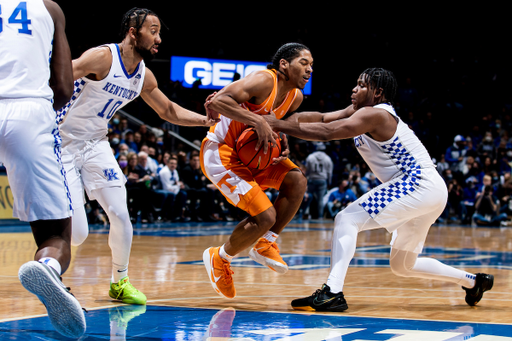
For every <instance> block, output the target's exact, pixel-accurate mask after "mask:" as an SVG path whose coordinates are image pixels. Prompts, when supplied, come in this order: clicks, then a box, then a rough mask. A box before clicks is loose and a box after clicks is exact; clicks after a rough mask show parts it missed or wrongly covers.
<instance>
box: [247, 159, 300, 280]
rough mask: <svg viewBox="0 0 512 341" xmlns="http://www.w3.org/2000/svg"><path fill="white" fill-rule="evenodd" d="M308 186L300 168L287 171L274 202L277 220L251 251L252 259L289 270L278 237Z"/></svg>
mask: <svg viewBox="0 0 512 341" xmlns="http://www.w3.org/2000/svg"><path fill="white" fill-rule="evenodd" d="M306 186H307V180H306V177H305V176H304V174H302V172H301V171H300V170H299V169H298V168H294V169H291V170H290V171H288V172H287V174H286V176H285V177H284V179H283V180H282V182H281V185H280V186H279V196H278V197H277V199H276V201H275V203H274V208H275V210H276V221H275V223H274V225H273V226H272V228H271V229H270V231H269V232H267V233H266V234H265V235H264V236H263V237H262V238H260V239H259V240H258V241H257V243H256V245H254V247H253V248H252V249H251V251H249V257H250V258H251V259H252V260H254V261H255V262H257V263H259V264H261V265H264V266H267V267H268V268H270V269H271V270H273V271H276V272H278V273H280V274H284V273H286V272H287V271H288V264H286V262H285V261H284V260H283V258H282V257H281V254H280V251H279V247H278V246H277V243H276V239H277V238H278V237H279V234H280V233H281V232H282V231H283V229H284V228H285V227H286V225H288V223H289V222H290V221H291V220H292V219H293V217H294V216H295V214H296V213H297V211H298V210H299V208H300V205H301V203H302V198H303V197H304V193H305V192H306Z"/></svg>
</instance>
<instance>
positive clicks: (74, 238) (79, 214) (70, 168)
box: [63, 155, 89, 246]
mask: <svg viewBox="0 0 512 341" xmlns="http://www.w3.org/2000/svg"><path fill="white" fill-rule="evenodd" d="M63 166H64V169H65V171H66V179H67V181H68V187H69V193H70V195H71V202H72V203H73V219H72V229H73V233H72V235H71V245H73V246H79V245H82V243H83V242H84V241H85V240H86V239H87V236H88V235H89V224H88V221H87V214H86V213H85V207H84V187H83V185H82V179H81V178H80V175H79V174H78V173H77V172H78V171H77V170H76V168H75V166H74V165H73V161H72V155H66V156H65V157H63Z"/></svg>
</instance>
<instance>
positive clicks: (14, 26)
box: [0, 0, 55, 101]
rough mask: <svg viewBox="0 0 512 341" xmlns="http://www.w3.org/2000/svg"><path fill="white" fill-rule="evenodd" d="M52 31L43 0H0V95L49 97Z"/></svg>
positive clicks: (51, 97)
mask: <svg viewBox="0 0 512 341" xmlns="http://www.w3.org/2000/svg"><path fill="white" fill-rule="evenodd" d="M54 31H55V27H54V24H53V19H52V17H51V15H50V13H48V10H47V9H46V6H45V5H44V3H43V0H23V1H17V0H16V1H15V0H0V80H1V81H0V99H9V98H45V99H48V100H50V101H51V100H52V99H53V91H52V89H51V88H50V86H49V80H50V60H51V54H52V49H53V47H52V43H53V34H54Z"/></svg>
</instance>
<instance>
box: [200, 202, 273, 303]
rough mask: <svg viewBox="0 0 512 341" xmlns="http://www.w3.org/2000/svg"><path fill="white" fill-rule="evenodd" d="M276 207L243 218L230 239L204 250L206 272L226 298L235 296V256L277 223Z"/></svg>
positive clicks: (213, 285) (217, 289) (214, 287)
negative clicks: (232, 266)
mask: <svg viewBox="0 0 512 341" xmlns="http://www.w3.org/2000/svg"><path fill="white" fill-rule="evenodd" d="M275 216H276V214H275V209H274V207H270V208H268V209H266V210H265V211H263V212H261V213H260V214H258V215H256V216H254V217H249V218H246V219H244V220H242V221H241V222H240V223H239V224H238V225H237V226H236V227H235V229H234V231H233V233H232V234H231V236H230V238H229V240H228V241H227V242H226V243H225V244H224V245H222V246H220V247H210V248H208V249H206V250H205V251H204V252H203V262H204V266H205V268H206V273H207V274H208V278H209V279H210V282H211V285H212V287H213V289H214V290H215V292H217V293H218V294H219V295H221V296H223V297H226V298H234V297H235V296H236V289H235V286H234V283H233V277H232V275H233V270H231V266H230V262H231V259H233V257H234V256H236V255H237V254H238V253H240V252H241V251H243V250H245V249H247V248H248V247H250V246H251V245H252V244H253V243H254V242H255V241H256V240H257V239H258V238H259V237H261V236H262V235H263V234H264V233H265V232H268V230H269V229H270V228H271V227H272V225H273V224H274V223H275Z"/></svg>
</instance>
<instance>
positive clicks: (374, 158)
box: [354, 104, 434, 182]
mask: <svg viewBox="0 0 512 341" xmlns="http://www.w3.org/2000/svg"><path fill="white" fill-rule="evenodd" d="M375 108H381V109H384V110H386V111H387V112H389V113H390V114H391V115H393V116H394V117H396V119H397V121H398V126H397V129H396V132H395V134H394V135H393V137H392V138H391V139H389V140H388V141H384V142H378V141H375V140H374V139H372V138H371V137H369V136H368V135H366V134H363V135H360V136H356V137H354V143H355V145H356V147H357V150H358V151H359V153H360V154H361V156H362V157H363V159H364V160H365V161H366V163H367V164H368V167H370V169H371V170H372V172H373V173H374V174H375V176H377V178H378V179H379V180H380V181H382V182H386V181H389V180H391V179H393V178H395V177H397V176H399V175H402V174H410V173H415V172H416V170H417V169H419V168H426V167H434V164H433V162H432V159H431V158H430V156H429V154H428V152H427V149H426V148H425V146H423V144H422V143H421V141H420V140H419V139H418V137H417V136H416V135H415V134H414V132H413V131H412V130H411V129H410V128H409V127H408V126H407V125H406V124H405V123H404V122H403V121H402V120H401V119H400V117H398V116H397V115H396V113H395V109H393V107H392V106H391V105H389V104H379V105H376V106H375Z"/></svg>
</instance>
